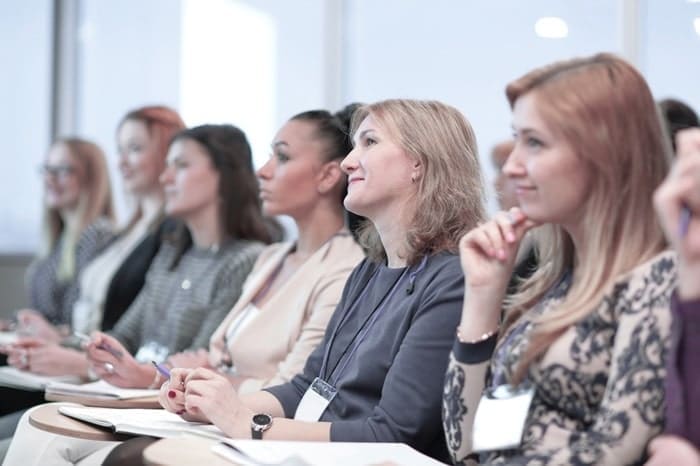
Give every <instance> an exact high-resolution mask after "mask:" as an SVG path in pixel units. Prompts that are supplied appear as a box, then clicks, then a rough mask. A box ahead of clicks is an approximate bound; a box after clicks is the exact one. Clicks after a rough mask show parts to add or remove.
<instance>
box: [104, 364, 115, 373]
mask: <svg viewBox="0 0 700 466" xmlns="http://www.w3.org/2000/svg"><path fill="white" fill-rule="evenodd" d="M105 371H106V372H107V373H108V374H114V364H112V363H111V362H106V363H105Z"/></svg>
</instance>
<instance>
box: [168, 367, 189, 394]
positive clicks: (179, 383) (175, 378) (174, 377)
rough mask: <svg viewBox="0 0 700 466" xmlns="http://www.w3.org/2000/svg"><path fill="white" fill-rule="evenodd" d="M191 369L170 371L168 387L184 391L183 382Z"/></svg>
mask: <svg viewBox="0 0 700 466" xmlns="http://www.w3.org/2000/svg"><path fill="white" fill-rule="evenodd" d="M191 371H192V369H183V368H175V369H173V370H171V371H170V386H171V387H174V388H177V389H182V390H184V387H185V381H186V379H187V376H188V375H189V373H190V372H191Z"/></svg>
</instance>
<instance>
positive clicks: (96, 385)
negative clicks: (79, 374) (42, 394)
mask: <svg viewBox="0 0 700 466" xmlns="http://www.w3.org/2000/svg"><path fill="white" fill-rule="evenodd" d="M46 393H51V394H60V395H84V396H91V397H98V398H100V397H102V398H115V399H119V400H128V399H133V398H144V397H149V396H157V395H158V390H148V389H143V388H119V387H115V386H114V385H112V384H110V383H107V382H105V381H104V380H98V381H97V382H91V383H85V384H81V385H75V384H66V383H61V382H52V383H50V384H49V385H47V386H46Z"/></svg>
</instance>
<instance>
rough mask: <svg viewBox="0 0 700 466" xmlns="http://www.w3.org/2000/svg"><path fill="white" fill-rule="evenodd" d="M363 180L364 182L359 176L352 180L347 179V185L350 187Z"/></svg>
mask: <svg viewBox="0 0 700 466" xmlns="http://www.w3.org/2000/svg"><path fill="white" fill-rule="evenodd" d="M363 180H364V178H360V177H359V176H358V177H354V178H348V185H351V184H353V183H355V182H357V181H363Z"/></svg>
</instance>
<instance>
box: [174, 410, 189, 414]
mask: <svg viewBox="0 0 700 466" xmlns="http://www.w3.org/2000/svg"><path fill="white" fill-rule="evenodd" d="M186 411H187V410H186V409H181V410H180V411H175V414H185V412H186Z"/></svg>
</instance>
